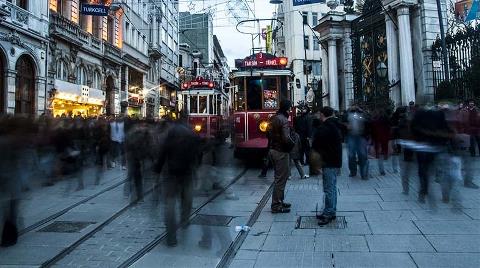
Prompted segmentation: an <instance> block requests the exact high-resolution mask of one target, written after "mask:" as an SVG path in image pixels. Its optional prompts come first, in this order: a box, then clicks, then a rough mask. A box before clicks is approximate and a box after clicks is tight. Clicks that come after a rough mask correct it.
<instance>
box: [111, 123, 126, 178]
mask: <svg viewBox="0 0 480 268" xmlns="http://www.w3.org/2000/svg"><path fill="white" fill-rule="evenodd" d="M110 140H111V142H112V146H111V154H110V156H111V161H112V167H115V165H116V162H117V159H118V157H120V164H121V165H122V169H123V170H126V169H127V168H126V159H125V148H124V144H125V121H124V120H123V118H122V117H117V118H115V120H114V121H112V122H110Z"/></svg>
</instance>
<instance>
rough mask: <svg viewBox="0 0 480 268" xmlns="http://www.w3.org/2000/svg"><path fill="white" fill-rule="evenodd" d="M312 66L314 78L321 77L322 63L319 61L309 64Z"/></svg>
mask: <svg viewBox="0 0 480 268" xmlns="http://www.w3.org/2000/svg"><path fill="white" fill-rule="evenodd" d="M311 66H312V74H313V75H315V76H321V75H322V62H321V61H312V62H311Z"/></svg>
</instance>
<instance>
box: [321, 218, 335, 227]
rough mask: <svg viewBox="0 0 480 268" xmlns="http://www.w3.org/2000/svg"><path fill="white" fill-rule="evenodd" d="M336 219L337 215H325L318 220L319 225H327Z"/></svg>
mask: <svg viewBox="0 0 480 268" xmlns="http://www.w3.org/2000/svg"><path fill="white" fill-rule="evenodd" d="M334 219H335V216H324V217H322V218H321V219H319V220H318V225H320V226H323V225H327V224H329V223H330V222H332V221H333V220H334Z"/></svg>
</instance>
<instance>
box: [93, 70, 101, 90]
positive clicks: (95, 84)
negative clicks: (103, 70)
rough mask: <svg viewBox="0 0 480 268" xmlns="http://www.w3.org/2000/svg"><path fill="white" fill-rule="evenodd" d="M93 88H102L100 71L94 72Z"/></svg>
mask: <svg viewBox="0 0 480 268" xmlns="http://www.w3.org/2000/svg"><path fill="white" fill-rule="evenodd" d="M93 88H96V89H102V75H101V74H100V72H99V71H95V72H93Z"/></svg>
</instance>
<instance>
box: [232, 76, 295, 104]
mask: <svg viewBox="0 0 480 268" xmlns="http://www.w3.org/2000/svg"><path fill="white" fill-rule="evenodd" d="M237 85H238V91H237V92H235V109H236V110H237V111H244V110H245V108H246V109H247V110H263V109H265V110H275V109H278V106H279V103H280V100H281V99H289V96H290V93H289V91H288V82H287V77H286V76H271V77H268V76H267V77H265V76H263V77H262V76H252V77H240V78H238V79H237ZM245 104H246V105H245Z"/></svg>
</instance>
